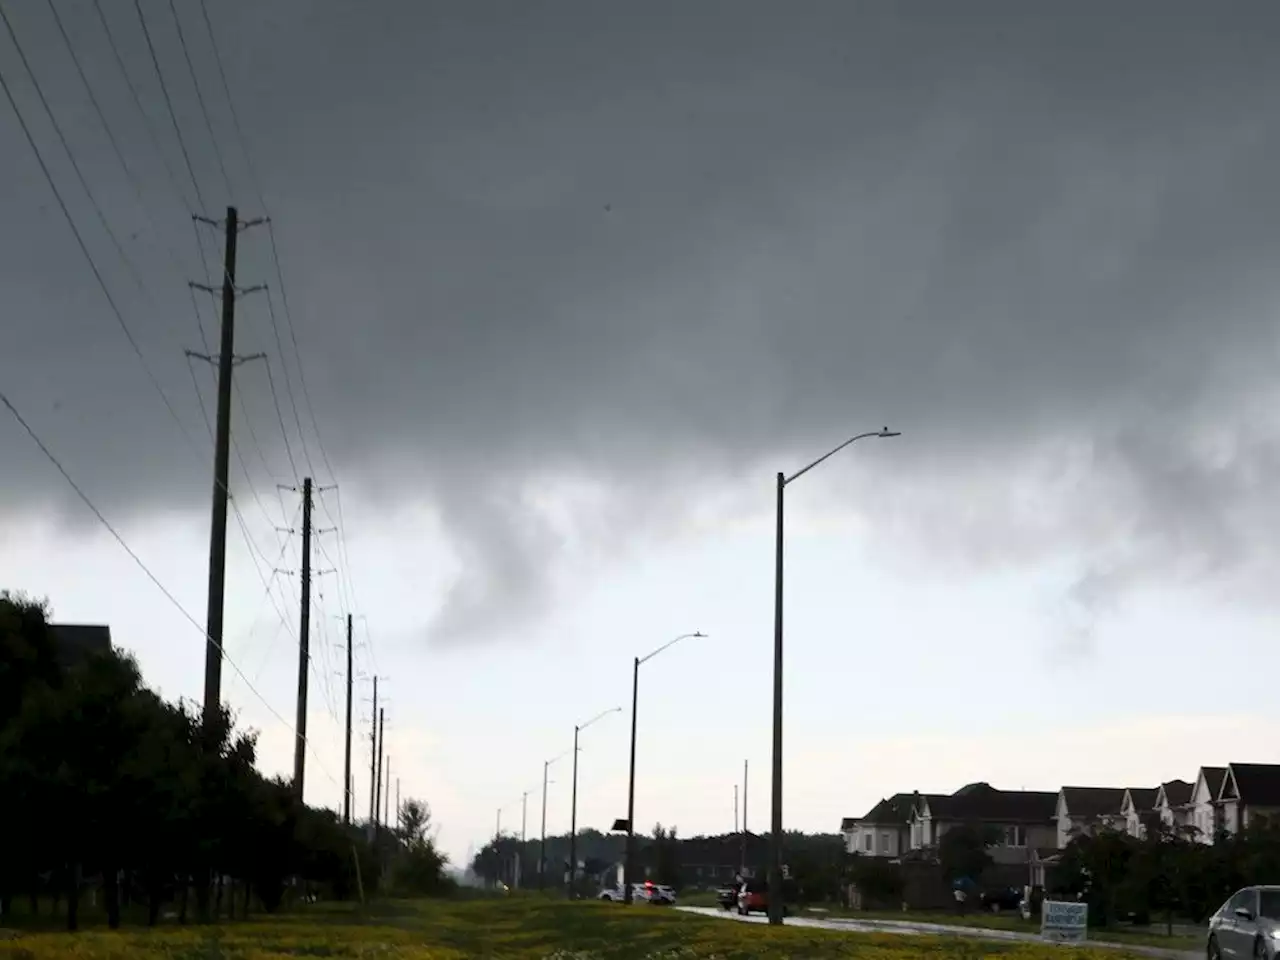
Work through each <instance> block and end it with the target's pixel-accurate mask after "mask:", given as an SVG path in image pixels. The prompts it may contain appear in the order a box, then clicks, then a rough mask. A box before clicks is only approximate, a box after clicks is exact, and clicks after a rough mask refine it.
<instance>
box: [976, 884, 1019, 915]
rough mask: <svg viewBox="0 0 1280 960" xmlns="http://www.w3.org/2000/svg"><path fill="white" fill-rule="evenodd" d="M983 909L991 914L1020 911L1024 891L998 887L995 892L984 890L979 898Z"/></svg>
mask: <svg viewBox="0 0 1280 960" xmlns="http://www.w3.org/2000/svg"><path fill="white" fill-rule="evenodd" d="M979 902H980V903H981V904H982V909H983V910H986V911H988V912H989V913H999V912H1000V911H1001V910H1018V909H1020V908H1021V906H1022V891H1021V890H1018V889H1015V888H1014V887H998V888H996V889H995V890H984V891H983V893H982V896H981V897H980V898H979Z"/></svg>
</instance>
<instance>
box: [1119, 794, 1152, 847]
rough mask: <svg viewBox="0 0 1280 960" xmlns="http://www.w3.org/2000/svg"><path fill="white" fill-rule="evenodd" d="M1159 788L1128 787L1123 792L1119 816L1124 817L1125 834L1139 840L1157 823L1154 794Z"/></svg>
mask: <svg viewBox="0 0 1280 960" xmlns="http://www.w3.org/2000/svg"><path fill="white" fill-rule="evenodd" d="M1159 789H1160V788H1159V787H1129V788H1128V789H1127V790H1125V792H1124V802H1123V803H1122V804H1121V805H1120V814H1121V816H1123V817H1124V829H1125V833H1127V834H1129V836H1131V837H1137V838H1138V839H1139V840H1141V839H1142V838H1144V837H1145V836H1146V835H1147V832H1148V830H1150V829H1151V828H1153V827H1154V826H1155V824H1157V823H1158V822H1159V814H1157V813H1156V793H1157V792H1158V791H1159Z"/></svg>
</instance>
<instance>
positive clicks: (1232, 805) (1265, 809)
mask: <svg viewBox="0 0 1280 960" xmlns="http://www.w3.org/2000/svg"><path fill="white" fill-rule="evenodd" d="M1218 805H1219V809H1220V810H1221V812H1222V827H1223V829H1225V830H1226V831H1227V832H1228V833H1231V834H1234V833H1238V832H1240V831H1241V830H1244V829H1247V828H1248V827H1249V826H1251V825H1255V824H1257V823H1258V822H1259V821H1260V820H1265V819H1269V818H1271V819H1274V818H1276V815H1277V814H1280V764H1274V763H1230V764H1227V769H1226V773H1225V774H1224V776H1223V778H1222V786H1221V788H1219V791H1218Z"/></svg>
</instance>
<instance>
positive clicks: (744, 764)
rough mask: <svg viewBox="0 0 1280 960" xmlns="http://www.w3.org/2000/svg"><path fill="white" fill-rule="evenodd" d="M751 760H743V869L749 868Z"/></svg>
mask: <svg viewBox="0 0 1280 960" xmlns="http://www.w3.org/2000/svg"><path fill="white" fill-rule="evenodd" d="M750 762H751V761H749V760H743V761H742V869H743V871H744V872H745V871H746V869H747V764H749V763H750Z"/></svg>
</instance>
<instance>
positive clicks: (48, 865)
mask: <svg viewBox="0 0 1280 960" xmlns="http://www.w3.org/2000/svg"><path fill="white" fill-rule="evenodd" d="M256 746H257V734H256V733H254V732H251V731H237V730H236V729H234V724H233V723H232V720H231V717H230V714H229V713H228V712H227V711H226V709H225V708H224V709H223V710H222V711H221V712H220V715H219V716H218V717H217V718H216V720H215V722H214V723H213V725H212V731H211V734H210V735H209V736H206V735H205V733H204V731H203V729H202V722H201V717H200V715H199V712H198V711H197V710H196V709H194V708H193V707H191V706H189V705H187V704H185V703H177V704H173V703H168V702H166V701H164V700H163V699H161V698H160V697H159V696H158V695H156V694H155V693H154V692H152V691H151V690H149V689H147V687H146V686H145V685H144V684H143V682H142V677H141V674H140V673H139V670H138V666H137V664H136V663H135V662H134V660H133V659H132V658H131V657H128V656H125V655H123V654H121V653H119V652H117V651H111V652H110V653H103V654H100V655H90V656H87V657H76V658H68V657H66V656H65V655H64V652H62V651H60V650H59V649H58V647H57V644H56V642H55V637H54V634H53V631H52V630H51V629H50V627H49V622H48V607H47V605H46V604H44V603H40V602H34V601H32V600H29V599H27V598H25V597H21V596H15V595H12V594H8V593H3V592H0V823H3V824H4V825H5V829H4V839H3V844H4V848H3V849H4V855H3V856H0V914H3V915H5V916H7V915H9V914H10V913H11V911H12V909H13V904H14V900H15V898H16V897H25V898H27V900H28V901H29V904H30V907H29V909H32V910H36V909H38V908H39V903H40V898H44V899H45V901H46V902H47V901H48V900H49V899H50V898H52V899H53V900H54V901H55V902H62V903H65V905H66V912H67V925H68V927H69V928H70V929H75V928H76V926H77V924H78V913H79V906H80V901H81V898H82V894H83V893H84V891H85V889H86V888H87V887H88V886H90V885H93V886H95V887H96V888H99V889H100V890H101V902H102V903H103V905H104V907H105V909H106V911H107V916H108V921H109V923H110V925H111V926H113V927H115V926H118V925H119V923H120V915H121V909H122V907H126V906H127V907H135V908H138V909H142V908H145V913H146V916H147V917H148V918H149V921H150V922H151V923H155V922H156V921H157V919H158V917H159V915H160V911H161V909H162V907H163V906H164V905H165V904H174V905H175V906H176V909H177V912H178V913H179V916H180V917H181V918H182V919H186V917H187V916H188V910H189V900H190V902H191V906H193V907H194V912H195V914H196V915H197V916H199V917H202V918H209V917H216V916H225V915H231V914H233V913H234V914H244V913H246V912H247V911H248V910H249V909H250V907H251V906H252V905H256V906H258V907H259V908H261V909H265V910H268V911H270V910H275V909H277V908H279V907H280V905H281V904H282V903H284V902H285V901H286V899H288V898H289V897H290V896H293V895H296V894H299V893H302V892H304V891H314V892H318V893H322V894H324V895H326V896H330V897H338V898H346V897H354V896H355V895H356V892H357V881H356V870H357V863H359V870H360V874H361V879H362V880H363V884H364V888H365V891H366V893H369V894H372V893H374V892H376V891H377V890H378V889H379V885H380V884H381V883H382V882H383V881H384V871H386V873H387V877H396V878H398V879H399V880H400V889H402V891H403V892H406V893H408V892H422V893H427V892H435V891H438V890H439V889H441V887H442V885H443V883H444V865H445V861H444V858H443V857H442V856H441V855H440V854H439V853H438V852H437V851H436V848H435V844H434V841H433V839H432V837H431V836H430V833H429V829H428V828H429V825H430V814H429V812H428V811H427V808H426V805H425V804H423V803H421V802H420V801H414V800H411V801H409V802H408V803H407V804H405V812H406V814H410V816H409V817H408V818H407V819H406V821H405V822H406V826H407V827H408V829H406V830H404V831H402V832H400V833H397V832H395V831H390V830H386V831H382V836H380V837H379V841H378V843H377V845H373V844H371V843H370V842H369V839H368V834H367V831H366V829H365V828H364V827H359V826H347V825H344V824H342V822H341V820H340V818H339V817H338V816H337V815H336V814H334V813H333V812H332V811H329V810H321V809H314V808H311V807H307V806H305V805H302V804H300V803H298V802H297V801H296V799H295V798H294V797H293V794H292V790H291V788H290V784H289V783H288V782H286V781H284V780H282V779H278V778H276V779H270V778H266V777H263V776H262V775H261V774H260V773H258V771H257V770H256V768H255V766H254V763H255V760H256ZM393 868H394V870H395V871H399V872H393Z"/></svg>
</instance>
